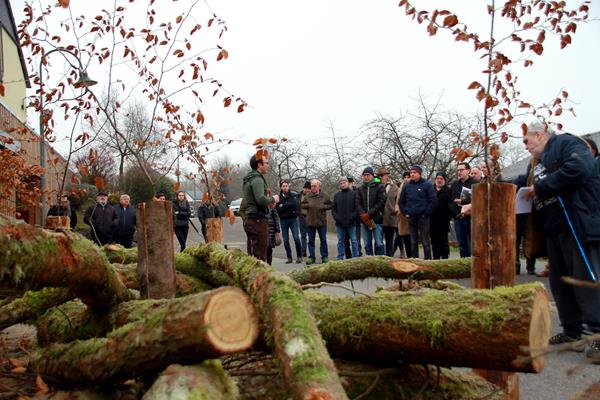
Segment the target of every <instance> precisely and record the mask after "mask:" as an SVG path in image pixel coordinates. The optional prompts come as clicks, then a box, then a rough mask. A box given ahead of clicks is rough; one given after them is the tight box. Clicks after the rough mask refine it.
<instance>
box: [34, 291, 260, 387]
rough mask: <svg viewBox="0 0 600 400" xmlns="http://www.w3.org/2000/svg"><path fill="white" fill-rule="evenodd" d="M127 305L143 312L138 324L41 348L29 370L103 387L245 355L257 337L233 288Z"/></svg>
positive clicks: (242, 297)
mask: <svg viewBox="0 0 600 400" xmlns="http://www.w3.org/2000/svg"><path fill="white" fill-rule="evenodd" d="M135 303H138V304H144V305H145V308H144V307H141V308H140V307H136V306H135V305H134V304H135ZM129 304H130V305H131V306H132V307H133V308H134V310H133V311H131V312H138V313H143V317H140V319H139V320H138V321H136V322H131V323H129V324H126V325H123V326H121V327H120V328H118V329H115V330H113V331H111V332H110V333H109V334H108V335H107V336H106V337H104V338H94V339H88V340H78V341H73V342H70V343H67V344H58V343H55V344H52V345H50V346H48V347H45V348H42V349H40V350H39V351H38V352H37V353H34V354H32V356H31V360H30V363H29V366H28V368H29V369H30V370H31V371H32V372H35V373H39V374H43V375H48V376H51V377H53V378H55V379H57V380H59V381H62V382H64V383H66V384H77V385H102V384H105V383H110V382H121V381H124V380H126V379H129V378H133V377H136V376H141V375H144V374H149V373H157V372H160V371H162V370H163V369H165V368H166V367H167V366H168V365H170V364H172V363H187V364H189V363H197V362H198V361H200V360H204V359H209V358H215V357H218V356H220V355H223V354H229V353H233V352H239V351H243V350H245V349H247V348H249V347H250V346H252V344H253V343H254V340H255V339H256V336H257V334H258V322H257V318H256V314H255V311H254V307H253V306H252V304H251V303H250V300H249V298H248V296H247V295H246V294H245V293H243V292H242V291H241V290H239V289H237V288H231V287H223V288H219V289H216V290H213V291H210V292H204V293H200V294H196V295H192V296H187V297H184V298H179V299H172V300H162V301H156V300H147V301H137V302H130V303H129ZM65 322H66V321H65ZM66 323H67V324H68V322H66Z"/></svg>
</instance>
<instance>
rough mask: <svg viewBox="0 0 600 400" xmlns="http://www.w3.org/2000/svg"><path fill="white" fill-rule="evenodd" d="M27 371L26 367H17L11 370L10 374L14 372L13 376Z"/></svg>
mask: <svg viewBox="0 0 600 400" xmlns="http://www.w3.org/2000/svg"><path fill="white" fill-rule="evenodd" d="M26 371H27V368H25V367H15V368H13V369H11V370H10V372H12V373H13V374H24V373H25V372H26Z"/></svg>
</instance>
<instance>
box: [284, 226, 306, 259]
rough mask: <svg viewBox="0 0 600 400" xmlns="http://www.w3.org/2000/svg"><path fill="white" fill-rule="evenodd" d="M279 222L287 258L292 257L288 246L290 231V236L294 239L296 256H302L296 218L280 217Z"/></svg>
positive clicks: (290, 247) (290, 248)
mask: <svg viewBox="0 0 600 400" xmlns="http://www.w3.org/2000/svg"><path fill="white" fill-rule="evenodd" d="M279 223H280V224H281V237H282V238H283V247H285V255H286V256H287V258H288V260H291V259H292V246H290V233H289V231H288V229H289V230H290V231H292V238H293V239H294V245H295V246H296V257H297V258H301V257H302V248H301V243H300V236H298V218H296V217H294V218H285V219H284V218H281V219H280V220H279Z"/></svg>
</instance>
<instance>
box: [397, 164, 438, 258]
mask: <svg viewBox="0 0 600 400" xmlns="http://www.w3.org/2000/svg"><path fill="white" fill-rule="evenodd" d="M422 174H423V169H422V168H421V167H420V166H418V165H413V166H412V167H410V181H409V182H408V185H406V186H405V187H404V190H403V191H402V194H401V195H400V212H401V213H402V214H404V215H405V216H406V218H408V228H409V230H410V243H411V246H412V249H411V250H412V251H411V253H412V256H413V257H414V258H419V241H421V242H422V243H423V251H424V253H425V257H424V258H425V259H426V260H430V259H431V242H430V239H429V218H430V216H431V213H432V212H433V209H434V208H435V206H436V205H437V197H436V195H435V191H434V190H433V186H432V185H431V183H429V182H427V181H426V180H425V179H423V178H422V177H421V175H422Z"/></svg>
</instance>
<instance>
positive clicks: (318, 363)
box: [186, 243, 347, 400]
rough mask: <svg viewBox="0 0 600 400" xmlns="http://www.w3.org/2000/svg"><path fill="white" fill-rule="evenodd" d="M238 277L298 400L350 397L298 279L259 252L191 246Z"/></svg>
mask: <svg viewBox="0 0 600 400" xmlns="http://www.w3.org/2000/svg"><path fill="white" fill-rule="evenodd" d="M186 252H188V253H189V254H192V255H194V256H196V257H198V258H199V259H200V260H202V261H204V262H206V263H207V264H208V265H210V266H211V267H212V268H215V269H219V270H221V271H223V272H225V273H226V274H227V275H229V276H231V277H232V278H233V279H234V283H235V284H236V286H238V287H241V288H243V289H244V290H245V291H246V292H247V293H248V294H249V295H250V297H251V298H252V300H253V301H254V304H255V305H256V307H257V309H258V312H259V313H260V315H261V316H263V317H264V319H265V321H264V323H265V324H266V326H267V327H268V328H267V329H268V330H269V342H271V343H272V346H273V348H274V353H275V354H276V356H277V358H278V359H279V361H280V365H281V372H282V375H283V380H284V382H285V385H286V387H287V389H288V391H289V395H290V396H291V397H293V398H294V399H298V400H305V399H331V400H333V399H346V398H347V396H346V393H345V392H344V389H343V388H342V384H341V382H340V379H339V376H338V375H337V372H336V370H335V366H334V364H333V361H332V360H331V357H330V356H329V353H328V352H327V349H326V348H325V344H324V342H323V339H322V338H321V333H320V332H319V329H318V328H317V325H316V321H315V319H314V317H313V315H312V313H311V312H310V306H309V304H308V302H307V301H306V299H305V297H304V294H303V293H302V290H301V289H300V287H299V286H298V284H297V283H296V282H294V281H292V280H291V279H290V278H289V277H288V276H286V275H284V274H282V273H279V272H277V271H275V270H274V269H273V268H272V267H271V266H270V265H267V264H265V263H263V262H261V261H260V260H257V259H256V258H254V257H250V256H247V255H245V254H243V253H242V252H241V251H234V252H230V251H227V250H225V249H224V248H223V246H221V245H220V244H218V243H208V244H205V245H203V244H200V245H198V246H195V247H193V248H189V249H186Z"/></svg>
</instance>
